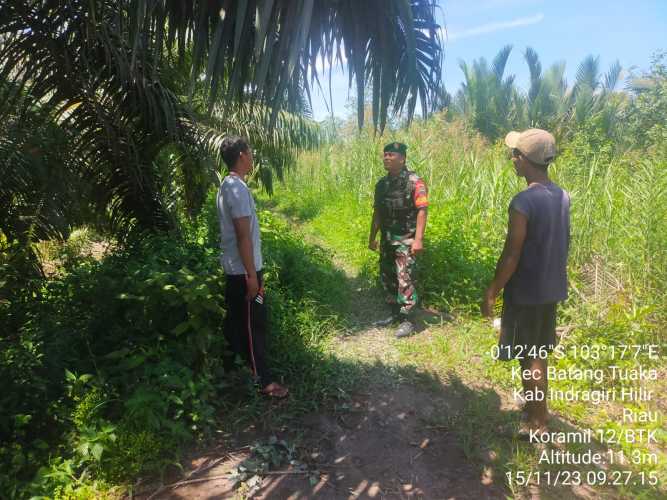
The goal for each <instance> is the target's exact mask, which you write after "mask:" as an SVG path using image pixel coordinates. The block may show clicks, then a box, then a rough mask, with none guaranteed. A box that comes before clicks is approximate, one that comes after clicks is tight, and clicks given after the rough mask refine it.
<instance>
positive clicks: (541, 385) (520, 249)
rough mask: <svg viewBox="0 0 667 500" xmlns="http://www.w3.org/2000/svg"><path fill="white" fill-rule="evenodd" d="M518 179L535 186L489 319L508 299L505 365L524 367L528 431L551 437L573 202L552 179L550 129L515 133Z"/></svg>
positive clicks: (518, 218) (488, 300)
mask: <svg viewBox="0 0 667 500" xmlns="http://www.w3.org/2000/svg"><path fill="white" fill-rule="evenodd" d="M505 144H506V145H507V146H508V147H509V148H510V149H511V155H512V162H513V163H514V168H515V170H516V174H517V175H518V176H520V177H524V178H525V179H526V183H527V184H528V187H527V188H526V189H524V190H523V191H521V192H520V193H518V194H517V195H516V196H514V198H512V201H511V202H510V205H509V229H508V233H507V238H506V240H505V246H504V248H503V251H502V254H501V256H500V259H499V260H498V264H497V266H496V273H495V277H494V279H493V281H492V282H491V284H490V285H489V287H488V288H487V290H486V292H485V294H484V300H483V302H482V313H483V315H485V316H487V317H491V315H492V314H493V307H494V305H495V301H496V297H497V295H498V294H499V293H500V290H504V292H503V312H502V318H501V333H500V341H499V352H500V356H499V358H500V359H503V360H510V359H518V360H519V362H520V364H521V368H522V370H521V373H522V384H523V397H524V399H525V402H526V405H525V407H524V410H525V416H526V417H527V424H528V429H523V434H525V433H526V432H528V431H529V430H538V431H540V430H545V429H546V425H547V421H548V412H547V357H548V356H547V355H548V353H550V352H551V351H552V350H553V348H554V346H555V345H556V344H557V342H558V340H557V338H556V305H557V303H558V302H561V301H563V300H565V299H566V298H567V257H568V251H569V245H570V196H569V195H568V193H567V192H566V191H564V190H563V189H561V188H560V187H558V186H557V185H556V184H554V183H553V182H552V181H551V180H550V179H549V175H548V173H547V169H548V166H549V163H551V161H552V160H553V158H554V156H555V154H556V143H555V140H554V137H553V136H552V135H551V134H550V133H549V132H547V131H545V130H540V129H529V130H525V131H523V132H521V133H519V132H510V133H509V134H507V137H505Z"/></svg>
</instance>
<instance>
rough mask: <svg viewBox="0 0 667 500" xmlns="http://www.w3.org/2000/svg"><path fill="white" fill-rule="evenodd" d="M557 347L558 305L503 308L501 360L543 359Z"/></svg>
mask: <svg viewBox="0 0 667 500" xmlns="http://www.w3.org/2000/svg"><path fill="white" fill-rule="evenodd" d="M557 344H558V338H557V337H556V304H555V303H554V304H537V305H519V304H509V303H505V304H504V306H503V315H502V319H501V324H500V339H499V342H498V347H499V356H498V359H500V360H503V361H508V360H510V359H515V358H519V359H521V358H535V357H543V356H544V355H545V354H546V353H549V352H551V351H552V350H553V348H554V347H555V346H556V345H557Z"/></svg>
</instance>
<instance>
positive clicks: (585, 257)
mask: <svg viewBox="0 0 667 500" xmlns="http://www.w3.org/2000/svg"><path fill="white" fill-rule="evenodd" d="M394 139H397V140H401V141H403V142H406V143H407V144H408V146H409V149H408V165H409V168H411V169H412V170H415V171H416V172H417V173H418V174H419V175H421V176H422V177H423V178H424V179H425V180H426V182H427V184H428V186H429V194H430V208H429V222H428V227H427V239H428V247H427V248H428V249H427V252H426V254H425V256H424V259H423V261H424V262H423V265H422V271H423V272H422V277H423V278H424V279H423V282H424V288H425V292H426V297H427V300H429V301H430V302H432V303H434V305H442V306H450V307H451V306H456V307H465V306H471V305H472V304H471V302H472V301H476V300H477V298H478V297H479V293H478V292H479V291H480V288H481V287H482V286H483V284H484V282H485V281H486V280H487V279H488V278H490V276H491V274H492V271H493V265H494V262H495V259H496V258H497V255H498V254H499V252H500V249H501V246H502V242H503V240H504V236H505V233H506V224H507V206H508V204H509V201H510V199H511V198H512V196H513V195H514V194H515V193H517V192H519V191H520V190H521V189H523V188H524V187H525V183H524V182H525V181H524V180H523V179H519V178H517V176H516V175H515V173H514V170H513V168H512V164H511V162H510V160H509V158H508V156H507V150H506V148H505V147H504V146H503V145H502V144H500V143H498V144H488V143H485V142H484V141H483V140H482V139H480V138H479V137H478V136H476V135H475V134H474V133H472V132H471V131H469V130H468V129H467V128H466V126H465V124H464V123H463V122H459V121H454V122H447V121H445V119H444V117H443V116H435V117H433V118H432V119H430V120H428V121H421V122H416V123H415V124H414V125H413V126H412V127H411V128H410V129H409V130H405V131H401V132H394V133H393V135H391V136H388V137H381V138H380V137H374V136H373V135H372V133H370V132H367V131H363V132H361V133H360V134H359V135H357V136H355V137H350V138H347V139H345V140H343V141H341V142H340V143H337V144H333V145H331V146H329V147H326V148H323V149H321V150H320V151H318V152H314V153H307V154H304V155H303V156H302V157H301V159H300V162H299V164H298V166H297V167H296V168H294V169H293V170H291V171H290V172H288V174H287V179H286V182H285V184H284V185H283V186H281V187H280V189H279V190H278V197H277V199H278V200H279V203H280V204H281V205H282V207H283V208H284V209H286V210H287V211H291V213H292V214H294V215H296V216H298V217H301V218H302V219H304V220H308V221H310V222H309V223H310V224H312V225H313V226H314V227H315V228H316V229H318V230H319V231H321V232H323V233H324V234H325V235H326V234H328V235H329V236H330V237H331V238H332V239H333V240H334V241H338V242H339V244H340V247H341V251H342V253H343V254H346V255H348V256H349V257H350V259H352V260H354V261H356V262H357V263H361V264H362V265H363V264H366V265H367V266H368V269H372V268H373V266H372V264H373V261H374V259H375V257H374V256H373V255H372V254H371V253H370V252H368V251H366V250H365V246H366V241H367V237H368V226H369V224H370V214H371V210H372V199H373V188H374V185H375V182H376V181H377V180H378V179H379V178H380V177H381V176H382V175H384V169H383V167H382V162H381V151H382V146H383V144H384V143H386V142H388V141H390V140H394ZM559 146H560V151H561V154H560V155H559V157H558V158H557V159H556V161H555V162H554V164H553V165H552V166H551V167H550V169H549V173H550V175H551V177H552V179H553V180H554V181H555V182H556V183H558V184H559V185H561V186H562V187H563V188H565V189H566V190H568V191H569V192H570V194H571V197H572V209H571V217H572V224H571V227H572V244H571V252H570V271H571V276H572V278H573V284H574V289H575V290H577V291H578V292H581V294H584V295H586V296H588V295H590V293H589V292H591V290H593V291H595V290H597V291H598V292H600V291H601V290H602V289H604V290H605V291H606V292H605V293H598V296H599V297H602V296H604V297H606V298H613V300H617V301H622V302H623V303H624V304H625V305H627V306H632V305H635V306H636V305H641V304H648V303H651V304H652V306H654V308H656V309H657V307H656V306H657V305H658V302H659V303H660V304H661V305H664V304H665V300H664V291H665V287H664V280H665V278H666V277H667V275H666V269H667V240H666V238H667V160H666V159H665V156H664V155H660V154H659V153H658V152H657V151H654V152H653V153H651V154H644V153H640V152H633V151H630V152H626V153H623V154H617V155H611V154H609V152H608V151H596V150H595V148H594V147H593V146H591V145H590V143H589V142H587V140H586V137H585V136H583V135H579V136H575V138H574V140H573V141H571V142H570V143H568V144H563V145H559ZM452 266H453V267H452ZM362 267H363V266H362ZM453 270H455V271H456V273H452V272H451V271H453ZM434 271H435V273H434ZM595 273H597V278H596V276H595ZM596 280H597V281H596ZM443 291H445V293H443ZM575 293H576V292H575ZM610 296H613V297H610Z"/></svg>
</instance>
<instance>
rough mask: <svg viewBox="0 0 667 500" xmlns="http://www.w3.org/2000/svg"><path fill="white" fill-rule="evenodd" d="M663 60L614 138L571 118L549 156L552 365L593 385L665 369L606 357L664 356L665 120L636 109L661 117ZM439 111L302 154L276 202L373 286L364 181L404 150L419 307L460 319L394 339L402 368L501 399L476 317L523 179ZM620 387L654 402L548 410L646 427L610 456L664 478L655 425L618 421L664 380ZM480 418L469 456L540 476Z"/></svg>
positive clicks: (471, 430)
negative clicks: (481, 388)
mask: <svg viewBox="0 0 667 500" xmlns="http://www.w3.org/2000/svg"><path fill="white" fill-rule="evenodd" d="M663 61H664V58H660V57H658V58H656V62H655V64H654V66H653V69H652V72H651V73H650V74H648V75H645V81H646V82H650V83H647V84H646V89H647V90H646V91H642V92H640V93H639V94H638V95H637V96H635V97H634V98H633V99H632V100H630V101H628V102H627V104H626V107H625V110H624V113H625V114H626V116H627V117H628V121H627V123H626V124H625V125H624V127H625V128H624V130H623V132H622V134H624V140H623V141H622V142H619V141H614V140H613V137H610V136H608V135H607V131H606V129H605V128H604V123H602V122H601V121H600V120H599V115H595V114H593V115H591V116H589V117H588V119H586V120H585V121H584V122H583V123H577V122H573V123H572V124H570V128H569V130H568V132H567V134H563V136H564V137H566V139H565V140H564V141H563V142H561V143H560V144H559V149H560V154H559V156H558V158H557V160H556V162H555V163H554V164H553V165H552V166H551V167H550V173H551V175H552V177H553V178H554V180H555V181H556V182H557V183H559V184H560V185H561V186H563V187H564V188H565V189H567V190H568V191H569V192H570V193H571V195H572V245H571V255H570V262H569V273H570V281H571V289H570V297H569V299H568V301H567V302H566V303H565V304H564V305H563V307H562V308H561V310H560V318H559V325H561V326H562V327H563V328H562V340H561V342H562V347H563V348H564V349H565V350H566V352H567V353H568V355H566V356H562V357H556V358H555V359H554V360H553V364H554V366H556V367H557V368H564V369H568V368H570V367H577V368H595V369H601V370H603V372H604V373H605V375H606V376H607V378H606V382H605V383H604V385H603V386H602V388H605V389H606V388H612V387H615V388H617V389H618V388H619V387H620V385H622V384H620V383H619V382H616V383H615V384H613V386H612V384H611V382H609V380H610V379H609V374H610V373H611V370H612V368H611V366H612V365H613V366H616V367H619V368H637V367H638V366H639V365H642V366H643V367H645V368H651V367H652V368H655V369H656V370H658V371H657V372H656V373H657V374H659V373H661V370H662V368H661V367H662V361H663V360H664V357H663V356H659V357H658V358H653V359H650V358H649V357H648V356H647V355H646V353H645V352H644V354H642V355H640V356H639V357H634V356H633V355H630V354H627V355H626V356H624V357H622V359H621V358H620V357H619V352H618V347H616V351H615V352H614V351H612V346H619V345H621V346H622V345H644V344H657V345H658V346H662V347H661V348H662V349H664V344H665V337H664V332H665V329H666V327H667V315H665V310H666V307H667V302H666V299H667V294H665V286H664V283H665V279H666V278H667V181H666V179H667V162H666V160H665V159H666V158H667V154H666V153H667V149H666V148H667V142H666V141H665V136H664V123H661V124H658V123H657V122H653V123H650V122H648V123H647V122H645V120H647V118H648V115H647V110H648V109H661V106H663V105H664V102H665V94H664V85H665V81H666V80H665V74H664V66H663ZM660 89H663V90H660ZM596 98H599V96H597V97H596ZM450 116H451V113H450V114H449V115H448V114H447V113H445V112H443V113H442V114H439V115H436V116H434V117H433V118H432V119H430V120H428V121H424V122H419V123H418V124H415V125H413V126H412V127H411V128H409V129H400V130H394V131H392V133H391V134H390V135H389V136H387V137H375V136H374V135H373V134H372V132H371V131H365V132H362V133H361V134H359V135H352V136H343V137H341V139H340V141H339V142H338V143H336V144H333V145H331V146H329V147H324V148H322V149H321V150H320V151H319V152H316V153H307V154H304V155H302V156H301V161H300V163H299V165H298V167H297V168H296V169H294V170H293V171H290V172H289V174H288V175H287V176H286V182H285V184H284V186H281V188H280V189H279V190H278V191H277V193H276V196H275V199H274V203H276V204H277V206H278V208H279V209H281V210H283V211H284V212H285V213H287V214H288V215H289V216H292V217H296V218H298V219H299V220H301V221H303V223H304V224H305V227H306V229H307V230H308V231H309V232H311V233H312V234H314V235H316V236H317V237H318V238H320V239H322V240H323V241H325V242H326V244H327V245H328V246H329V247H331V248H333V249H335V250H336V252H337V253H338V254H340V255H341V256H343V258H344V259H345V260H346V261H348V262H349V263H350V265H351V266H352V267H353V268H356V269H357V270H358V271H359V273H360V274H361V276H363V277H365V279H367V280H369V282H371V283H373V282H374V281H375V278H376V277H377V265H376V260H377V256H376V254H374V253H372V252H370V251H368V250H367V239H368V231H369V227H370V217H371V210H372V197H373V186H374V184H375V182H376V180H377V179H378V178H379V177H380V176H381V175H383V172H384V171H383V168H382V166H381V161H380V153H381V148H382V146H383V144H384V143H386V142H389V141H391V140H401V141H403V142H406V143H407V144H409V150H408V163H409V166H410V168H412V169H413V170H415V171H416V172H417V173H419V174H420V175H421V176H422V177H423V178H424V179H425V180H426V182H427V184H428V186H429V189H430V208H429V222H428V229H427V242H426V244H425V247H426V248H427V250H426V251H425V254H424V255H423V257H422V258H421V261H420V263H419V264H420V267H419V269H420V276H421V281H420V283H421V288H422V289H423V291H424V293H423V295H424V301H425V303H426V305H427V306H433V307H435V308H438V309H443V310H448V311H450V312H452V313H454V314H455V316H456V317H457V318H458V320H457V322H456V324H455V325H453V326H452V327H450V328H446V329H445V332H444V333H443V334H436V336H435V338H431V339H429V340H428V341H425V342H424V343H420V342H419V341H415V342H413V343H405V344H401V346H399V350H401V352H402V353H403V358H402V362H403V363H412V364H416V365H419V366H428V367H429V368H430V369H433V370H435V371H437V372H438V373H440V374H441V376H442V377H443V378H444V379H445V380H446V379H447V378H448V376H449V374H451V373H452V372H455V373H457V374H458V375H459V376H464V377H465V380H466V382H468V383H470V384H472V385H473V386H474V385H475V384H479V381H480V380H490V381H492V382H493V384H494V386H495V387H498V388H499V390H501V391H502V390H505V391H511V390H512V389H513V388H516V387H518V381H516V380H514V381H513V380H512V377H511V375H510V371H509V370H510V365H509V364H503V363H498V362H494V361H493V360H492V359H491V355H490V353H491V350H492V347H493V346H494V344H495V342H496V340H495V336H494V335H493V334H492V333H491V329H490V327H489V326H488V325H486V324H485V323H482V322H480V320H478V319H475V318H476V317H477V311H478V304H479V302H480V301H481V297H482V291H483V287H484V286H485V285H486V284H487V283H488V281H489V280H490V278H491V277H492V274H493V269H494V265H495V261H496V259H497V257H498V255H499V254H500V250H501V246H502V242H503V241H504V236H505V231H506V224H507V205H508V203H509V200H510V199H511V197H512V195H513V194H514V193H516V192H518V191H519V190H520V189H523V187H524V186H523V184H522V182H523V181H522V180H521V179H518V178H516V176H515V174H514V171H513V169H512V167H511V163H510V161H509V159H508V156H507V151H506V148H505V147H504V146H503V145H502V144H500V143H494V144H489V143H487V142H485V141H484V140H483V139H481V138H480V137H479V136H478V135H477V134H476V133H474V132H471V130H470V128H469V126H470V125H474V123H471V122H467V121H466V120H465V119H461V118H456V117H454V118H450ZM638 123H646V125H647V126H648V127H649V128H651V129H652V131H651V133H650V136H651V137H652V140H648V141H647V140H646V139H645V137H646V136H645V135H643V134H641V135H627V134H631V133H632V132H633V131H635V130H637V124H638ZM497 312H498V313H499V312H500V311H499V310H498V311H497ZM592 345H597V346H598V349H600V351H599V357H597V356H595V355H593V356H586V355H582V354H581V352H579V354H578V355H577V356H575V355H574V354H573V349H574V348H575V347H576V346H592ZM612 353H613V354H612ZM471 359H472V360H475V361H474V362H472V363H471V362H470V361H471ZM626 385H627V384H626ZM630 385H632V386H636V387H639V386H641V387H643V388H645V389H648V390H653V391H654V392H653V397H652V400H651V401H647V402H637V403H625V404H623V403H620V402H613V403H608V404H607V403H602V404H600V405H591V403H589V402H582V401H579V402H573V403H568V402H564V401H556V402H554V404H553V406H552V407H553V409H554V410H556V411H557V412H558V413H559V414H560V415H561V416H562V418H563V419H564V420H563V421H562V422H561V425H563V426H565V427H564V428H567V426H569V425H571V424H574V425H576V426H580V427H582V428H595V429H598V428H602V429H614V430H616V431H625V430H627V429H639V428H643V429H651V430H655V431H656V433H657V434H656V435H657V443H647V442H646V440H644V442H643V443H628V442H624V443H621V444H616V445H612V446H610V447H611V448H612V449H615V450H619V449H621V448H622V449H623V450H624V452H625V455H626V457H627V456H631V455H632V453H635V454H638V453H655V457H656V458H657V459H658V465H657V466H656V465H655V464H636V465H632V464H630V467H631V468H634V470H636V471H637V470H638V471H644V472H646V473H648V471H655V473H656V474H657V475H658V476H659V477H660V476H662V477H664V475H665V472H666V469H665V459H666V458H667V453H666V451H665V450H666V445H667V432H666V431H665V426H664V420H663V417H659V418H658V419H657V421H656V422H647V423H641V424H637V423H632V422H628V421H626V422H623V419H622V417H621V415H622V408H623V406H625V407H626V408H631V409H632V410H637V411H654V412H658V411H659V408H660V406H659V405H660V403H659V401H660V400H662V397H661V394H662V393H663V391H664V382H663V381H661V380H660V376H659V375H658V380H657V381H643V382H642V381H640V382H636V383H630ZM551 386H552V387H553V388H554V389H556V390H567V389H569V388H573V389H596V388H597V389H599V388H601V386H597V385H596V384H595V383H592V382H582V381H577V380H560V381H554V382H553V383H552V384H551ZM489 411H490V410H489V409H486V410H485V409H484V408H482V407H480V408H470V412H471V413H470V415H468V417H467V419H464V420H463V423H462V424H461V425H465V426H467V427H465V428H459V431H460V432H461V433H462V435H463V436H468V437H467V440H468V442H470V443H471V447H472V448H471V449H472V451H471V455H474V454H475V453H474V452H475V449H476V448H477V451H479V449H480V448H482V449H483V448H484V447H491V448H493V449H496V450H502V451H501V452H500V453H501V455H502V458H501V459H500V460H499V463H502V464H504V465H503V467H504V468H505V470H506V471H507V470H509V471H512V470H514V471H516V470H527V469H526V468H528V470H537V469H539V468H540V467H541V470H545V466H538V465H537V457H538V454H537V451H536V450H535V449H533V448H532V447H528V446H526V447H524V446H523V445H521V446H519V448H518V450H517V449H516V444H515V443H512V442H511V441H510V440H507V439H504V438H502V437H501V438H498V436H497V435H495V434H497V433H495V432H494V429H495V428H496V427H497V426H499V425H501V426H502V425H506V424H507V421H506V420H503V418H502V417H499V418H495V417H494V416H493V415H492V414H489ZM566 422H567V423H566ZM466 429H467V430H466ZM510 486H513V485H510ZM513 487H514V486H513ZM600 491H601V492H602V490H600ZM620 492H621V494H626V495H630V496H632V497H637V498H643V497H646V498H654V497H657V496H659V494H658V492H657V490H654V489H652V488H651V487H649V486H648V485H645V486H644V487H641V486H638V487H629V486H628V487H621V488H620ZM601 494H602V493H601Z"/></svg>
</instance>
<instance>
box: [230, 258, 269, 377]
mask: <svg viewBox="0 0 667 500" xmlns="http://www.w3.org/2000/svg"><path fill="white" fill-rule="evenodd" d="M226 281H227V283H226V286H225V303H226V306H227V314H226V315H225V321H224V333H225V339H227V343H228V344H229V347H230V349H231V351H232V353H233V354H238V355H239V356H241V357H242V358H243V359H245V360H246V361H247V362H248V364H249V365H250V369H251V370H252V373H253V375H254V376H255V377H257V378H259V383H260V384H261V386H262V387H264V386H266V385H268V384H270V383H271V382H272V379H271V373H270V371H269V367H268V365H267V361H266V335H267V333H268V326H269V322H268V314H267V311H266V304H265V303H264V286H263V285H264V280H263V279H262V272H261V271H259V272H258V273H257V281H258V282H259V293H258V294H257V296H256V297H255V298H254V299H253V300H250V301H248V300H246V296H245V295H246V276H245V275H244V274H240V275H232V274H227V275H226ZM227 366H229V365H227Z"/></svg>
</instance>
